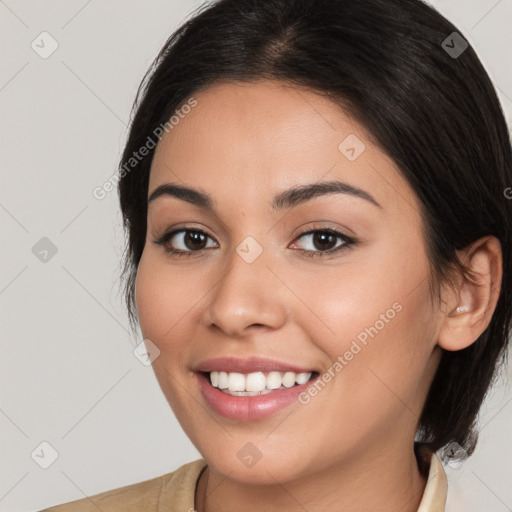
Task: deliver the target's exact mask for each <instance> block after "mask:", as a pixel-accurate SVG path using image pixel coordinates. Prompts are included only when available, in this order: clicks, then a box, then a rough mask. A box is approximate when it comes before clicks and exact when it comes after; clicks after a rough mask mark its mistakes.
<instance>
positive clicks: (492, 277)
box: [438, 236, 502, 351]
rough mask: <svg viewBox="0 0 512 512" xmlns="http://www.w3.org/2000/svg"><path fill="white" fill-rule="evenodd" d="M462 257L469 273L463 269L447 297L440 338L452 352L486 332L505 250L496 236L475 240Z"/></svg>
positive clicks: (498, 290)
mask: <svg viewBox="0 0 512 512" xmlns="http://www.w3.org/2000/svg"><path fill="white" fill-rule="evenodd" d="M461 260H462V262H463V263H464V264H465V265H466V267H467V268H468V270H469V271H470V272H469V275H466V274H464V275H463V274H462V272H461V273H460V274H459V276H458V280H457V282H458V284H457V287H456V289H453V288H452V289H451V290H450V292H449V293H447V294H446V296H445V303H446V304H447V306H448V308H447V310H446V312H445V316H444V319H443V322H442V326H441V329H440V332H439V337H438V345H439V346H440V347H441V348H444V349H445V350H450V351H454V350H462V349H464V348H466V347H468V346H469V345H471V344H472V343H474V342H475V341H476V340H477V339H478V337H479V336H480V335H481V334H482V333H483V332H484V331H485V329H486V328H487V327H488V325H489V323H490V321H491V318H492V315H493V313H494V310H495V308H496V304H497V302H498V298H499V293H500V289H501V279H502V251H501V244H500V242H499V240H498V239H497V238H496V237H494V236H486V237H483V238H480V239H479V240H477V241H475V242H473V244H471V246H470V247H469V248H467V249H466V250H464V251H463V252H462V253H461Z"/></svg>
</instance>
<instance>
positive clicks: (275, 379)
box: [267, 372, 282, 389]
mask: <svg viewBox="0 0 512 512" xmlns="http://www.w3.org/2000/svg"><path fill="white" fill-rule="evenodd" d="M281 384H282V379H281V373H280V372H270V373H269V374H268V375H267V388H268V389H279V388H280V387H281Z"/></svg>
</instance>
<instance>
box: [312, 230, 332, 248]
mask: <svg viewBox="0 0 512 512" xmlns="http://www.w3.org/2000/svg"><path fill="white" fill-rule="evenodd" d="M333 238H334V235H333V234H331V233H325V232H319V233H315V244H316V246H317V248H318V249H322V250H326V249H329V247H325V244H326V243H327V245H330V243H331V244H332V239H333ZM329 239H331V240H329ZM319 240H320V242H319V243H318V244H317V243H316V242H318V241H319ZM326 240H327V242H326ZM329 242H330V243H329Z"/></svg>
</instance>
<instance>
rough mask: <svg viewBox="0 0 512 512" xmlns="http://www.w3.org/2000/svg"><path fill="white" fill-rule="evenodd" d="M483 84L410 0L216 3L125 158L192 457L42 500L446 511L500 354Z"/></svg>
mask: <svg viewBox="0 0 512 512" xmlns="http://www.w3.org/2000/svg"><path fill="white" fill-rule="evenodd" d="M510 157H511V148H510V142H509V139H508V133H507V127H506V123H505V121H504V116H503V113H502V111H501V108H500V105H499V101H498V99H497V97H496V94H495V92H494V89H493V87H492V84H491V82H490V80H489V78H488V76H487V74H486V73H485V71H484V69H483V67H482V65H481V63H480V62H479V60H478V58H477V56H476V54H475V52H474V51H473V49H472V48H471V47H470V46H469V45H468V43H467V41H466V40H465V39H464V37H463V36H462V35H461V34H460V33H459V32H458V31H457V29H456V28H455V27H454V26H453V25H452V24H451V23H449V22H448V21H447V20H445V19H444V18H443V17H442V16H441V15H439V14H438V13H437V12H436V11H434V10H433V9H432V8H430V7H429V6H427V5H426V4H424V3H422V2H421V1H419V0H353V1H350V2H347V1H343V0H319V1H312V0H263V1H262V0H220V1H219V2H217V3H216V4H213V5H211V6H209V7H207V8H205V9H204V10H202V11H201V12H199V13H198V14H196V15H195V16H194V17H193V18H192V19H190V20H189V21H187V22H186V23H185V24H184V25H183V26H182V27H181V28H180V29H179V30H178V31H177V32H176V33H175V34H173V35H172V36H171V37H170V39H169V40H168V41H167V43H166V44H165V46H164V48H163V49H162V51H161V52H160V54H159V55H158V57H157V58H156V60H155V63H154V66H153V67H152V69H151V70H150V71H149V72H148V74H147V75H146V77H145V80H144V81H143V84H142V85H141V88H140V89H139V93H138V97H137V100H136V104H135V112H134V117H133V121H132V125H131V131H130V134H129V138H128V141H127V144H126V148H125V151H124V154H123V157H122V161H121V166H120V168H121V169H120V181H119V193H120V201H121V209H122V212H123V217H124V221H125V227H126V230H127V234H128V244H127V252H126V262H125V272H126V274H125V277H126V295H127V303H128V308H129V313H130V318H131V321H132V325H133V327H134V328H136V327H137V323H139V324H140V328H141V331H142V334H143V337H144V339H145V345H146V348H147V350H148V356H149V358H150V359H151V360H152V364H153V367H154V371H155V374H156V376H157V378H158V381H159V384H160V386H161V389H162V391H163V393H164V394H165V396H166V398H167V400H168V402H169V404H170V406H171V407H172V409H173V411H174V413H175V415H176V417H177V418H178V420H179V422H180V424H181V426H182V427H183V429H184V431H185V433H186V434H187V435H188V437H189V438H190V439H191V441H192V442H193V443H194V445H195V446H196V447H197V449H198V451H199V452H200V453H201V455H202V457H203V458H201V459H199V460H197V461H194V462H191V463H189V464H186V465H184V466H182V467H181V468H179V469H178V470H176V471H174V472H173V473H168V474H166V475H163V476H161V477H158V478H155V479H152V480H148V481H145V482H141V483H138V484H134V485H130V486H126V487H123V488H120V489H115V490H113V491H109V492H106V493H101V494H99V495H96V496H93V497H90V498H87V499H84V500H80V501H77V502H73V503H70V504H65V505H61V506H58V507H54V508H51V509H48V510H51V511H59V512H61V511H66V510H83V511H85V510H97V509H98V508H99V509H100V510H102V511H104V512H105V511H107V510H173V511H184V512H185V511H187V510H197V511H199V512H213V511H220V510H223V511H232V510H233V511H234V510H246V511H252V510H269V511H270V510H279V511H280V512H283V511H288V510H308V511H309V512H312V511H320V510H328V509H330V510H343V511H344V512H347V511H357V512H360V511H362V510H364V511H370V510H372V511H374V510H375V511H377V510H378V511H380V512H387V511H390V512H391V511H397V510H400V511H402V512H413V511H420V512H427V511H429V512H434V511H436V512H438V511H443V510H444V508H445V507H444V505H445V501H446V493H447V482H446V476H445V473H444V471H443V467H442V465H441V461H440V459H439V457H438V453H439V454H440V455H441V456H442V457H443V458H444V459H445V460H449V458H450V457H452V458H459V459H464V458H466V457H467V456H469V455H471V453H472V452H473V450H474V448H475V445H476V439H477V432H476V431H475V418H476V416H477V413H478V411H479V408H480V406H481V403H482V401H483V399H484V396H485V394H486V392H487V390H488V389H489V386H490V384H491V383H492V380H493V377H494V376H495V375H496V371H497V368H498V366H499V363H500V362H501V361H502V360H503V355H504V353H505V349H506V346H507V334H508V333H509V332H510V324H511V316H512V313H511V304H512V297H511V293H512V291H511V290H512V271H511V268H510V262H511V261H512V255H511V239H510V237H511V233H512V216H511V207H510V202H509V201H507V196H506V193H505V191H506V190H507V187H510V185H511V184H512V171H511V158H510Z"/></svg>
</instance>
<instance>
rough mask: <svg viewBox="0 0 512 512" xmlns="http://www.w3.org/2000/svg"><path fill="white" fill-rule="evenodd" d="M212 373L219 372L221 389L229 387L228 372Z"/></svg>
mask: <svg viewBox="0 0 512 512" xmlns="http://www.w3.org/2000/svg"><path fill="white" fill-rule="evenodd" d="M212 373H217V374H218V375H219V389H227V388H228V383H229V380H228V374H227V373H226V372H212ZM210 375H211V374H210Z"/></svg>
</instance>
